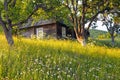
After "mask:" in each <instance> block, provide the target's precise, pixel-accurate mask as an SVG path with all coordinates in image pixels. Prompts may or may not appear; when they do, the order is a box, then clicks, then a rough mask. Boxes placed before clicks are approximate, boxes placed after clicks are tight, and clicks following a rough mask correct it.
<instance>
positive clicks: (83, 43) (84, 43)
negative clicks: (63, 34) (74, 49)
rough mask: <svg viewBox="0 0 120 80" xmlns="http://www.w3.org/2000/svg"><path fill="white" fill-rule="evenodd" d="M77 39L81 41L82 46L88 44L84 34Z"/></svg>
mask: <svg viewBox="0 0 120 80" xmlns="http://www.w3.org/2000/svg"><path fill="white" fill-rule="evenodd" d="M77 40H78V42H79V43H81V45H82V46H86V40H85V38H82V36H80V37H77Z"/></svg>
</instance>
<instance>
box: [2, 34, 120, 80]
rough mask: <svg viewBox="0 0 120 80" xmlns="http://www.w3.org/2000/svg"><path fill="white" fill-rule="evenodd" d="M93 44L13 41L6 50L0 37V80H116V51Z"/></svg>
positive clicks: (119, 56) (119, 77) (119, 71)
mask: <svg viewBox="0 0 120 80" xmlns="http://www.w3.org/2000/svg"><path fill="white" fill-rule="evenodd" d="M98 42H99V43H100V41H98ZM103 42H104V41H103ZM94 43H95V42H93V43H89V44H88V45H87V46H86V47H82V46H81V45H80V44H79V43H77V42H76V41H69V40H59V41H58V40H30V39H23V38H19V39H17V38H15V45H14V46H13V47H11V48H10V47H9V46H8V45H7V43H6V40H5V38H4V37H3V35H0V80H120V48H119V47H116V48H112V47H107V46H97V44H98V43H96V45H94ZM101 44H102V43H101ZM117 45H119V44H117Z"/></svg>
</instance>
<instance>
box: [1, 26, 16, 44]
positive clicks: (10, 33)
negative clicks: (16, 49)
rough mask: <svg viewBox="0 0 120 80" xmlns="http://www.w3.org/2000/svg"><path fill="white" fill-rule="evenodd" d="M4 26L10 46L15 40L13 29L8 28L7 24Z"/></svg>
mask: <svg viewBox="0 0 120 80" xmlns="http://www.w3.org/2000/svg"><path fill="white" fill-rule="evenodd" d="M2 28H3V30H4V33H5V37H6V39H7V42H8V44H9V45H10V46H12V45H13V44H14V40H13V37H12V31H11V30H9V29H7V27H6V25H2Z"/></svg>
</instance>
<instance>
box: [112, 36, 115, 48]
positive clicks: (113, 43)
mask: <svg viewBox="0 0 120 80" xmlns="http://www.w3.org/2000/svg"><path fill="white" fill-rule="evenodd" d="M111 41H112V46H113V47H114V46H115V39H114V35H111Z"/></svg>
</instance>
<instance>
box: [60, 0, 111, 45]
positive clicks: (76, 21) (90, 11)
mask: <svg viewBox="0 0 120 80" xmlns="http://www.w3.org/2000/svg"><path fill="white" fill-rule="evenodd" d="M61 3H62V4H63V6H64V7H65V8H66V9H68V10H69V14H68V16H69V18H70V21H71V23H72V26H73V28H74V31H75V34H76V37H77V40H78V42H80V43H81V44H82V45H85V44H86V41H87V39H88V37H89V35H90V34H89V28H90V27H91V24H92V23H93V22H94V21H96V20H97V16H98V15H99V14H100V13H104V12H105V11H106V10H108V9H109V8H108V7H107V6H108V5H109V1H108V0H102V1H101V0H61ZM86 23H89V24H88V27H85V24H86Z"/></svg>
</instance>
